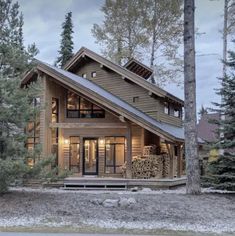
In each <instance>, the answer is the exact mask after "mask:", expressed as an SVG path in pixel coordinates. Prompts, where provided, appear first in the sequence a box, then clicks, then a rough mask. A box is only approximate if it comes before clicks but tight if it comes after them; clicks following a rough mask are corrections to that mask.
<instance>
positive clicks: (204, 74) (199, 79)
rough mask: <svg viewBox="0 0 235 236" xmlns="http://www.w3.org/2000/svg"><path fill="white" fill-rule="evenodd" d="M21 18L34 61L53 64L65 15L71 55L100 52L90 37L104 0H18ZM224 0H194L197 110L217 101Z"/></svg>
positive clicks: (174, 90)
mask: <svg viewBox="0 0 235 236" xmlns="http://www.w3.org/2000/svg"><path fill="white" fill-rule="evenodd" d="M18 2H19V4H20V9H21V11H22V12H23V15H24V21H25V23H24V29H23V30H24V38H25V42H24V43H25V45H28V44H31V43H33V42H35V43H36V46H37V48H38V49H39V51H40V53H39V54H38V56H37V58H38V59H40V60H42V61H44V62H47V63H50V64H54V62H55V58H56V57H57V56H58V52H57V51H58V50H59V46H60V33H61V24H62V22H63V21H64V17H65V14H66V13H67V12H69V11H72V13H73V24H74V35H73V40H74V52H76V51H78V50H79V48H80V47H82V46H85V47H87V48H89V49H91V50H93V51H95V52H97V53H100V52H101V47H100V45H98V44H96V42H95V39H94V37H93V36H92V34H91V28H92V26H93V24H94V23H97V24H101V23H102V22H103V19H104V17H103V13H102V12H101V11H100V9H101V7H102V5H103V3H104V0H53V1H48V0H30V1H29V0H18ZM223 2H224V0H195V3H196V11H195V24H196V28H197V31H198V32H199V33H200V34H199V35H197V36H196V83H197V85H196V86H197V90H196V92H197V110H199V109H200V107H201V106H202V105H203V106H205V107H211V106H212V105H211V102H212V101H219V100H220V98H219V97H218V96H217V95H216V94H215V90H214V89H215V88H218V87H219V83H218V77H220V76H221V74H222V64H221V58H222V35H221V30H222V27H223ZM165 89H166V90H167V91H169V92H171V93H173V94H174V95H176V96H178V97H180V98H182V99H183V97H184V91H183V89H182V88H179V87H176V86H175V85H167V87H165Z"/></svg>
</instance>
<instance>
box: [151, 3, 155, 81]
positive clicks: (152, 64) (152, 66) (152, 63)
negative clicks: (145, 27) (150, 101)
mask: <svg viewBox="0 0 235 236" xmlns="http://www.w3.org/2000/svg"><path fill="white" fill-rule="evenodd" d="M156 24H157V0H155V1H154V14H153V21H152V29H153V32H152V33H153V34H152V37H153V39H152V47H151V58H150V68H151V69H152V70H153V71H154V60H155V44H156V34H157V32H156ZM150 81H151V83H153V84H156V81H155V79H154V72H153V73H152V75H151V77H150Z"/></svg>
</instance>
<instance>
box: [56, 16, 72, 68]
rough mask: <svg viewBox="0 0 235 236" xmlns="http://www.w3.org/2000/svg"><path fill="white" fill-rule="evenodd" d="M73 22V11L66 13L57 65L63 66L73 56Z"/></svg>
mask: <svg viewBox="0 0 235 236" xmlns="http://www.w3.org/2000/svg"><path fill="white" fill-rule="evenodd" d="M72 34H73V22H72V12H69V13H67V14H66V15H65V21H64V22H63V24H62V33H61V43H60V50H59V51H58V52H59V56H58V58H57V60H56V65H58V66H60V67H63V66H64V65H65V64H66V62H67V61H68V60H69V59H70V58H71V57H72V56H73V36H72Z"/></svg>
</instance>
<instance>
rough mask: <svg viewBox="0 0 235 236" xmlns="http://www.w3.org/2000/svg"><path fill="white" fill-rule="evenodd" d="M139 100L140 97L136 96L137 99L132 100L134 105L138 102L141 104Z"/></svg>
mask: <svg viewBox="0 0 235 236" xmlns="http://www.w3.org/2000/svg"><path fill="white" fill-rule="evenodd" d="M139 100H140V97H139V96H135V97H133V98H132V102H133V103H137V102H139Z"/></svg>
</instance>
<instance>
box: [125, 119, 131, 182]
mask: <svg viewBox="0 0 235 236" xmlns="http://www.w3.org/2000/svg"><path fill="white" fill-rule="evenodd" d="M126 143H127V159H126V178H127V179H131V178H132V171H131V169H132V133H131V124H130V123H128V127H127V135H126Z"/></svg>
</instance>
